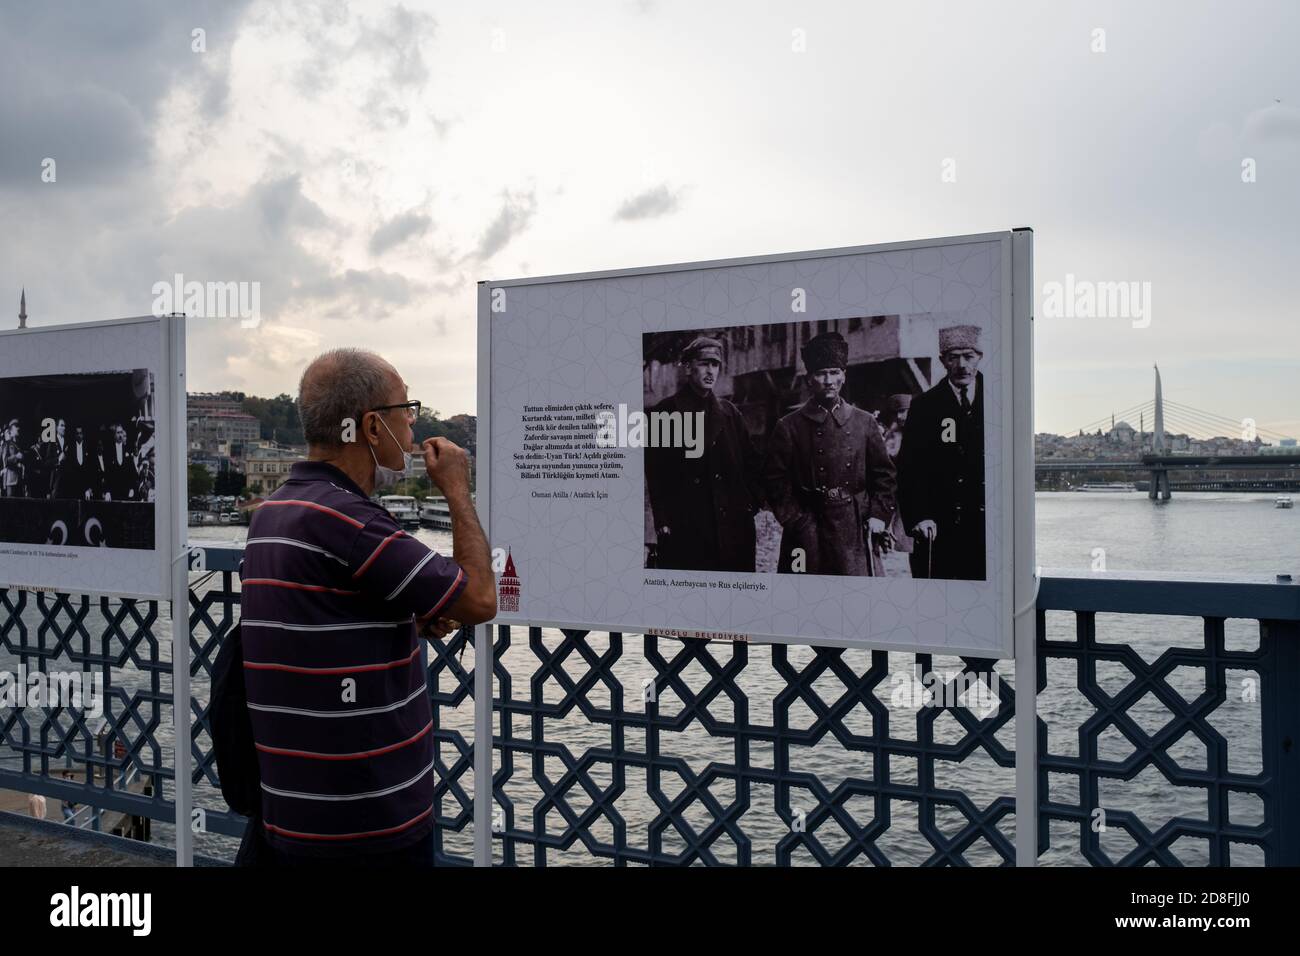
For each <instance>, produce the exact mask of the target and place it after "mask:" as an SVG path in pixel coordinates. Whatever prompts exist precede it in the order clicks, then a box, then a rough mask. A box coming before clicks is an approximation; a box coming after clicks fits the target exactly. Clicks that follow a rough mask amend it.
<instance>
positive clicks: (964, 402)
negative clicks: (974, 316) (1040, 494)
mask: <svg viewBox="0 0 1300 956" xmlns="http://www.w3.org/2000/svg"><path fill="white" fill-rule="evenodd" d="M983 357H984V351H983V347H982V345H981V344H980V329H979V326H975V325H952V326H948V327H947V328H943V329H940V330H939V360H940V361H941V362H943V366H944V368H945V369H947V371H948V374H947V375H945V376H944V377H943V380H942V381H940V382H939V384H938V385H936V386H934V388H932V389H930V390H929V391H927V392H924V393H922V394H920V395H918V396H916V398H914V399H912V405H911V408H910V409H909V410H908V415H907V424H906V426H905V427H904V429H903V441H902V447H901V449H900V450H899V460H898V485H899V495H898V505H899V510H900V511H901V512H902V517H903V525H904V527H906V528H907V530H908V533H909V534H910V535H911V536H912V538H913V540H914V541H915V543H916V547H915V549H914V550H913V552H912V555H911V565H912V577H914V578H949V579H954V578H955V579H961V580H968V581H983V580H984V376H983V374H982V373H981V372H980V371H979V364H980V360H981V359H982V358H983Z"/></svg>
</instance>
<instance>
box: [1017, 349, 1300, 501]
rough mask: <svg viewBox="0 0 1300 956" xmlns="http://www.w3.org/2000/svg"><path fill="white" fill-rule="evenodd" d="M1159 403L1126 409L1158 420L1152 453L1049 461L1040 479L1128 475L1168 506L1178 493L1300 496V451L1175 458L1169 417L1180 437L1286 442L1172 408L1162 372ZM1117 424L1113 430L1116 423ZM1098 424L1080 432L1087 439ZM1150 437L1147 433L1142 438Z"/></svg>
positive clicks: (1040, 467)
mask: <svg viewBox="0 0 1300 956" xmlns="http://www.w3.org/2000/svg"><path fill="white" fill-rule="evenodd" d="M1155 386H1156V387H1155V397H1154V398H1153V399H1151V400H1149V401H1147V402H1145V403H1142V404H1141V405H1136V406H1133V407H1132V408H1129V409H1125V410H1124V412H1122V413H1121V414H1123V415H1130V416H1131V415H1132V414H1134V413H1135V412H1136V413H1137V414H1138V415H1141V416H1143V417H1145V415H1146V413H1147V412H1151V413H1152V414H1153V421H1154V425H1153V431H1152V443H1151V447H1152V451H1151V452H1150V453H1147V454H1142V455H1140V456H1134V457H1133V458H1131V459H1096V458H1085V459H1068V458H1048V459H1043V460H1041V461H1037V462H1035V464H1034V470H1035V476H1036V477H1037V478H1038V479H1040V480H1042V479H1043V478H1045V477H1046V476H1049V475H1053V474H1061V473H1071V474H1088V473H1108V474H1110V475H1123V476H1124V477H1126V478H1128V479H1130V480H1133V481H1138V480H1142V479H1143V478H1146V479H1148V490H1147V494H1148V496H1149V497H1150V498H1152V499H1155V498H1160V499H1163V500H1168V499H1169V498H1170V496H1171V494H1172V492H1173V489H1174V488H1178V489H1179V490H1182V491H1259V492H1286V491H1300V451H1297V452H1296V453H1294V454H1261V455H1188V454H1181V453H1178V454H1175V453H1171V451H1170V449H1169V442H1168V440H1167V436H1166V428H1165V421H1166V415H1168V416H1169V418H1170V421H1171V423H1172V425H1173V427H1175V428H1177V429H1179V431H1180V432H1182V433H1185V434H1188V435H1193V434H1198V433H1199V434H1207V433H1208V434H1209V435H1211V436H1213V435H1219V436H1223V435H1231V434H1237V433H1238V432H1239V431H1240V434H1241V435H1242V437H1243V439H1244V440H1246V441H1250V440H1252V439H1253V438H1255V437H1256V436H1258V437H1261V438H1266V439H1269V440H1273V441H1277V440H1280V439H1283V438H1284V437H1285V436H1282V435H1279V434H1275V433H1272V432H1269V431H1267V430H1263V429H1256V428H1255V424H1254V422H1253V421H1251V420H1250V419H1243V420H1241V421H1238V420H1237V419H1232V418H1228V417H1226V416H1222V415H1217V414H1215V413H1211V412H1206V411H1203V410H1200V409H1196V408H1192V407H1191V406H1189V405H1184V404H1182V403H1181V402H1168V403H1166V401H1165V399H1164V395H1163V392H1162V389H1161V384H1160V370H1159V368H1157V369H1156V370H1155ZM1111 418H1112V427H1113V420H1114V416H1113V415H1112V416H1111ZM1098 425H1099V423H1098V422H1093V423H1092V424H1091V425H1089V426H1085V427H1083V428H1080V429H1079V433H1080V434H1085V433H1086V432H1088V431H1089V430H1091V428H1093V427H1097V426H1098ZM1142 433H1143V434H1145V430H1143V432H1142Z"/></svg>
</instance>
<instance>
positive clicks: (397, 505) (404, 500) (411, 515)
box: [379, 495, 420, 528]
mask: <svg viewBox="0 0 1300 956" xmlns="http://www.w3.org/2000/svg"><path fill="white" fill-rule="evenodd" d="M379 506H380V507H381V508H383V509H385V510H386V511H387V512H388V513H389V514H390V515H392V516H393V518H394V520H395V521H396V522H397V523H398V524H400V525H401V526H402V527H403V528H418V527H420V513H419V512H418V511H416V510H415V499H414V498H412V497H411V496H410V495H384V496H383V497H381V498H380V499H379Z"/></svg>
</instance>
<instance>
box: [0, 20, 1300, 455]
mask: <svg viewBox="0 0 1300 956" xmlns="http://www.w3.org/2000/svg"><path fill="white" fill-rule="evenodd" d="M196 30H201V31H203V32H202V33H201V34H199V35H198V39H196V34H195V31H196ZM1098 31H1104V32H1102V33H1099V32H1098ZM1297 36H1300V5H1297V4H1296V3H1294V2H1293V0H1279V2H1262V0H1250V2H1241V3H1221V4H1212V3H1197V2H1167V3H1166V2H1160V3H1158V2H1144V3H1114V4H1111V3H1095V2H1094V3H1042V2H1038V0H1033V2H1023V3H1013V2H1000V3H984V4H971V3H962V2H953V3H917V2H910V0H909V2H906V3H897V2H896V3H888V4H886V3H857V2H853V3H850V2H847V0H844V2H822V3H817V2H807V0H800V2H798V3H780V2H768V3H754V2H710V3H700V2H675V0H642V2H632V0H603V2H596V0H591V2H576V0H575V2H567V0H556V2H553V3H549V4H538V3H527V2H521V3H438V4H425V3H417V2H406V3H402V4H388V3H385V2H379V0H367V2H364V3H363V2H356V3H351V4H348V3H342V2H337V3H332V2H322V3H305V2H289V0H239V2H235V0H219V2H218V0H214V2H209V3H203V2H198V3H194V2H181V0H156V2H152V0H150V2H145V0H141V2H114V3H63V2H57V0H52V2H48V3H40V4H16V3H12V4H5V5H4V6H3V7H0V216H2V217H3V221H4V224H5V228H4V230H3V233H2V234H0V302H5V303H12V305H11V306H9V305H6V306H4V309H5V311H4V313H3V314H13V313H16V309H17V302H18V293H19V289H20V287H21V286H26V288H27V294H28V304H29V311H30V313H31V315H32V320H31V321H32V324H33V325H46V324H55V323H63V322H74V321H88V320H94V319H101V318H111V317H115V316H121V315H138V314H143V313H147V312H149V311H151V308H152V304H153V299H154V295H153V291H152V290H153V286H154V283H156V282H159V281H164V280H170V279H171V277H172V276H173V275H174V274H176V273H182V274H184V275H185V276H186V277H187V278H189V279H199V280H215V281H245V282H254V281H255V282H260V283H261V311H262V321H261V324H260V325H258V326H257V327H256V328H242V327H241V325H240V322H239V321H238V319H198V320H194V321H192V322H191V323H190V333H189V335H190V338H189V359H188V361H189V368H190V380H191V387H193V388H195V389H200V390H208V389H219V388H235V389H242V390H244V391H247V392H250V393H254V394H275V393H278V392H290V393H293V392H294V391H295V390H296V383H297V377H298V374H299V373H300V371H301V369H302V366H303V365H304V363H305V360H306V359H307V358H308V357H310V356H311V355H312V354H313V353H315V352H317V351H319V350H321V349H324V348H327V347H330V346H333V345H340V344H364V345H368V346H371V347H375V348H377V349H379V350H380V351H382V352H384V353H386V354H387V355H388V356H389V357H390V358H392V359H393V360H394V361H395V362H396V364H398V366H399V367H400V368H401V369H402V370H403V372H404V374H405V377H406V379H407V381H408V382H409V383H410V384H411V386H412V394H413V396H414V397H418V398H421V399H423V400H424V401H425V402H426V403H427V404H429V405H431V406H432V407H434V408H436V409H438V410H439V411H441V412H442V413H443V414H453V413H456V412H463V411H473V410H474V405H475V392H474V383H475V370H474V338H475V321H476V319H475V297H474V283H475V281H476V280H479V279H489V278H513V277H517V276H523V275H547V274H554V273H566V272H578V271H588V270H596V269H612V268H618V267H623V266H635V265H648V264H654V263H663V262H682V261H690V260H697V259H713V258H723V257H731V256H746V255H757V254H764V253H776V252H786V251H794V250H802V249H816V248H825V247H834V246H847V245H858V244H865V243H873V242H888V241H894V240H901V239H916V238H923V237H929V236H943V235H956V234H964V233H974V232H986V231H992V230H998V229H1004V228H1009V227H1013V226H1020V225H1029V226H1032V227H1033V228H1034V230H1035V257H1036V261H1035V270H1036V284H1037V285H1038V287H1039V289H1040V290H1041V289H1042V288H1043V286H1044V284H1046V283H1049V282H1053V281H1058V282H1064V281H1065V277H1066V275H1067V274H1072V275H1074V276H1075V277H1076V280H1087V281H1135V282H1149V283H1150V284H1151V285H1150V288H1151V301H1150V316H1149V317H1150V323H1149V325H1147V326H1146V327H1145V328H1135V327H1134V322H1133V321H1132V320H1130V319H1126V318H1063V317H1058V318H1048V317H1046V316H1044V315H1042V314H1041V312H1042V310H1041V308H1040V317H1039V319H1038V321H1037V323H1036V331H1035V334H1036V340H1037V343H1036V344H1037V349H1036V352H1037V355H1036V360H1037V365H1036V392H1037V418H1038V421H1037V427H1038V429H1039V430H1052V431H1066V430H1071V429H1074V428H1077V427H1078V426H1080V425H1083V424H1085V423H1089V422H1092V421H1093V420H1096V419H1099V418H1101V417H1102V416H1105V415H1109V414H1110V412H1111V411H1118V410H1122V409H1124V408H1127V407H1129V406H1132V405H1135V404H1137V403H1140V402H1143V401H1145V400H1146V399H1148V398H1149V397H1150V395H1151V371H1150V370H1151V365H1152V363H1153V362H1156V361H1158V362H1159V363H1160V367H1161V370H1162V373H1163V376H1164V380H1165V389H1166V395H1167V396H1168V397H1170V398H1173V399H1175V400H1177V401H1181V402H1184V403H1186V404H1187V405H1192V406H1196V407H1198V408H1203V409H1209V410H1211V411H1213V412H1216V413H1218V414H1222V415H1226V416H1229V417H1232V418H1245V417H1250V418H1253V419H1255V420H1256V422H1257V423H1258V424H1259V427H1260V428H1261V429H1268V430H1270V431H1273V432H1280V433H1284V434H1290V435H1297V434H1300V329H1298V328H1297V318H1298V317H1300V316H1298V310H1297V304H1296V303H1297V298H1298V297H1300V256H1298V255H1297V253H1298V252H1300V239H1298V238H1297V237H1298V236H1300V229H1298V226H1300V57H1297V56H1296V52H1295V41H1296V38H1297ZM1102 46H1104V50H1101V49H1099V47H1102ZM196 47H199V48H200V49H198V50H196V49H195V48H196ZM520 143H526V144H528V145H527V147H526V148H523V149H521V148H520V146H519V144H520ZM46 159H53V160H54V161H55V162H54V167H53V172H54V181H53V182H47V181H44V180H45V179H48V178H49V173H48V172H46V173H45V176H44V177H43V171H46V170H48V164H46V163H45V160H46ZM1248 159H1249V160H1253V169H1254V179H1255V181H1253V182H1243V161H1244V160H1248ZM947 161H951V162H947ZM945 164H946V165H945ZM945 169H947V170H948V171H949V172H953V171H955V174H956V175H955V181H944V180H945V177H944V175H943V173H944V171H945ZM948 178H949V179H951V178H952V177H951V176H949V177H948ZM0 321H2V320H0ZM12 321H13V320H12V319H10V320H8V321H6V322H5V323H4V324H5V325H6V326H8V325H9V324H10V323H11V322H12ZM1135 424H1136V423H1135Z"/></svg>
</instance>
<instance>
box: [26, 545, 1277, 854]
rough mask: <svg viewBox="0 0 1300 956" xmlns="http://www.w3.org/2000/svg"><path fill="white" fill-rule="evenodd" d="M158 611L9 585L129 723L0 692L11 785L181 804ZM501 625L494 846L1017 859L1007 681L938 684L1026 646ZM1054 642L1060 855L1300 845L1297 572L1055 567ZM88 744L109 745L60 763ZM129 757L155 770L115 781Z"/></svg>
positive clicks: (199, 684)
mask: <svg viewBox="0 0 1300 956" xmlns="http://www.w3.org/2000/svg"><path fill="white" fill-rule="evenodd" d="M241 554H242V551H241V549H239V548H237V547H220V548H217V547H214V548H209V549H206V552H205V566H206V568H207V575H206V578H200V577H197V576H196V577H192V579H191V593H190V608H189V626H190V632H191V645H190V647H191V658H192V660H191V675H192V680H193V696H192V700H191V734H190V738H191V739H190V746H191V748H192V753H193V777H194V783H195V805H196V806H197V807H200V808H202V809H201V814H200V816H201V818H202V819H201V823H202V827H203V829H204V830H205V831H206V832H207V833H208V834H225V835H228V836H238V835H239V834H241V833H242V830H243V826H244V820H243V819H242V818H241V817H238V816H236V815H233V814H231V813H229V812H228V811H226V810H225V809H224V804H223V803H222V801H221V799H220V794H219V790H218V789H217V778H216V768H215V765H214V764H213V761H212V754H211V746H210V739H209V737H208V725H207V690H208V686H209V684H208V679H209V676H210V669H211V663H212V661H213V660H214V659H215V657H216V653H217V650H218V649H219V647H220V641H221V639H222V638H223V637H224V636H225V634H226V633H228V632H229V630H230V628H231V627H232V626H233V624H234V623H235V620H236V618H237V613H238V603H239V594H238V591H237V588H236V583H237V576H236V574H235V569H236V568H237V566H238V561H239V557H240V555H241ZM92 612H97V616H98V618H100V619H101V621H100V623H98V624H95V625H92V624H91V620H90V619H91V617H92ZM1243 619H1244V620H1243ZM163 625H165V621H160V620H159V613H158V607H157V605H156V603H153V602H138V603H136V602H130V601H109V600H107V599H90V598H85V597H68V596H52V595H45V594H29V593H27V592H12V591H10V592H5V591H0V667H4V666H6V665H5V664H4V663H2V662H3V661H4V660H9V661H12V662H15V663H21V664H22V665H23V666H25V667H27V668H28V669H37V668H42V669H55V668H64V669H84V668H86V667H91V668H94V669H98V670H99V671H100V672H102V673H103V674H104V679H105V684H106V687H107V689H108V706H107V707H106V712H105V717H106V719H107V723H108V727H109V729H110V732H111V734H112V736H113V738H114V739H115V740H116V741H117V742H118V743H119V744H120V745H121V747H122V750H123V751H124V752H123V753H122V755H121V756H118V755H115V754H113V753H112V750H111V748H109V749H108V752H107V754H105V753H100V752H99V751H98V750H97V748H96V747H95V745H94V740H93V737H92V735H91V734H90V732H89V727H88V726H87V724H88V723H89V719H88V718H85V717H83V716H81V715H79V714H77V713H76V712H73V711H71V710H70V709H69V708H62V709H52V708H45V709H43V710H41V711H40V713H39V715H38V716H35V717H31V716H30V715H32V711H31V710H30V709H29V710H28V711H26V712H24V711H20V710H19V711H14V710H10V711H0V755H8V756H10V757H15V758H17V759H16V760H4V761H0V788H8V789H14V790H23V791H29V792H37V793H43V794H45V795H47V796H52V797H59V798H62V799H70V800H75V801H76V802H77V803H83V804H91V803H93V804H95V805H97V806H102V807H105V808H106V809H113V810H120V811H123V812H128V813H134V814H139V815H142V816H148V817H151V818H153V819H155V820H159V821H170V820H172V819H173V803H172V800H171V798H170V795H169V793H168V792H167V791H168V788H169V787H170V784H171V782H172V779H173V771H172V767H174V761H172V760H169V759H167V757H168V754H170V746H171V745H170V740H169V739H168V738H167V730H168V728H169V727H170V725H171V714H170V702H171V697H170V682H171V681H170V662H169V661H168V660H166V659H165V652H166V651H167V649H168V646H169V645H168V642H167V641H166V640H165V639H163V638H161V637H159V636H157V635H156V634H155V631H157V630H161V629H162V627H163ZM1189 625H1191V626H1192V627H1193V629H1191V630H1189ZM33 632H35V633H34V635H33ZM480 633H483V631H482V630H480ZM490 633H491V634H492V635H493V643H494V650H495V655H494V665H493V671H494V677H495V680H496V683H497V687H498V690H497V692H496V693H495V699H494V702H493V726H494V734H493V749H494V762H493V796H494V806H495V808H496V813H495V816H494V819H493V825H492V830H493V846H494V853H495V860H496V862H498V863H500V864H504V865H518V864H531V865H554V864H567V863H574V862H577V863H591V862H607V863H613V864H615V865H626V864H650V865H683V864H692V863H705V864H741V865H743V864H763V863H774V864H778V865H785V864H800V863H812V864H820V865H835V864H847V863H857V862H872V863H876V864H887V863H909V864H930V865H935V864H958V865H960V864H967V863H992V864H999V863H1000V864H1010V863H1012V862H1014V859H1015V851H1014V836H1013V834H1014V820H1015V797H1014V791H1015V787H1014V777H1013V767H1014V761H1015V749H1014V740H1012V739H1010V738H1011V736H1012V731H1013V730H1014V703H1015V701H1014V695H1013V694H1012V693H1010V692H1001V693H999V694H998V697H997V699H996V701H995V703H994V704H993V705H990V706H989V707H988V708H987V709H984V710H982V711H981V709H980V708H977V707H974V706H971V705H970V704H969V700H967V701H966V702H965V703H963V702H962V701H959V700H956V699H955V695H954V696H953V697H945V696H944V690H945V688H958V687H959V686H960V685H961V684H962V682H963V680H964V679H965V678H964V677H963V675H979V676H982V677H983V678H984V679H985V681H986V682H989V680H990V677H991V675H996V676H995V679H996V680H997V681H1000V682H1001V683H1002V684H1012V683H1014V679H1015V677H1014V672H1013V670H1012V668H1011V667H1010V662H998V663H996V664H995V663H994V662H991V661H981V660H977V659H961V660H958V659H955V658H954V659H939V658H935V657H932V656H930V655H902V654H897V653H893V654H891V653H886V652H883V651H859V650H843V649H827V648H810V647H806V646H800V645H788V646H787V645H770V646H769V645H746V644H720V643H710V642H705V641H690V640H687V641H681V640H676V639H669V638H663V637H656V636H654V635H644V636H643V635H623V634H619V633H605V632H599V633H595V632H586V631H580V630H552V629H545V630H543V629H541V628H534V627H511V626H494V627H492V628H491V629H490ZM462 651H465V658H464V660H463V661H462V659H461V653H462ZM427 652H428V660H427V666H428V670H429V686H430V688H431V694H432V700H433V708H434V727H435V733H436V741H435V746H436V748H437V772H438V789H437V796H436V801H437V802H436V806H435V814H436V816H437V820H438V823H439V826H438V829H437V838H438V841H439V844H438V853H439V860H440V861H441V862H442V863H444V864H446V865H468V864H469V863H470V861H471V860H472V839H471V834H472V829H473V828H472V826H471V823H472V820H473V792H474V786H473V732H472V731H473V720H472V713H470V711H471V710H472V707H471V705H472V697H473V688H474V679H473V673H474V672H473V660H474V655H473V643H472V641H470V640H469V639H468V635H467V633H466V632H460V633H457V634H453V635H449V636H448V637H446V638H444V639H441V640H434V641H430V642H429V644H428V648H427ZM1037 652H1038V654H1037V675H1036V679H1037V687H1038V711H1039V714H1038V718H1039V719H1038V728H1039V733H1038V741H1037V756H1038V777H1039V787H1038V790H1039V800H1038V846H1039V854H1040V862H1043V863H1084V864H1092V865H1141V864H1144V863H1147V862H1153V863H1156V864H1162V865H1172V864H1177V863H1189V862H1190V863H1208V864H1215V865H1218V864H1240V863H1250V862H1258V863H1265V864H1268V865H1281V864H1286V865H1296V864H1300V756H1298V755H1297V744H1298V743H1300V694H1297V692H1296V691H1297V689H1300V586H1297V585H1296V584H1294V583H1280V582H1277V581H1272V580H1266V579H1262V578H1261V579H1247V578H1236V579H1231V580H1229V579H1216V580H1211V579H1206V578H1196V579H1180V578H1177V577H1175V576H1169V575H1132V574H1124V575H1120V574H1115V573H1109V574H1086V573H1073V572H1053V573H1048V574H1046V575H1045V576H1044V577H1043V578H1042V580H1041V587H1040V590H1039V596H1038V640H1037ZM936 672H938V673H939V674H940V678H939V680H938V683H933V684H932V685H931V689H932V690H933V691H934V692H935V694H936V695H937V698H938V699H937V701H935V702H934V704H933V705H932V706H915V704H916V702H915V700H911V701H908V700H907V693H906V692H907V691H910V689H911V687H912V686H914V681H913V677H914V676H915V675H930V674H933V673H936ZM900 678H901V679H900ZM900 693H902V697H903V704H902V705H901V706H900V704H899V695H900ZM69 757H71V759H72V762H73V763H74V764H75V765H77V766H78V767H81V768H82V769H83V771H84V767H85V766H99V767H101V768H104V769H107V771H108V772H101V773H100V774H98V775H96V776H95V777H94V778H93V779H94V780H95V781H96V782H95V783H94V784H86V783H84V782H77V781H70V780H65V779H61V778H60V777H59V774H58V768H59V766H60V764H61V762H64V761H66V760H67V758H69ZM15 765H17V768H16V769H15ZM129 771H134V772H135V774H137V775H138V776H139V777H140V778H141V779H144V780H148V781H150V782H152V783H153V784H154V786H153V788H152V795H151V796H146V795H143V794H138V793H134V792H131V791H129V790H126V789H122V788H121V787H120V786H119V784H120V782H121V780H122V779H123V775H125V774H128V772H129ZM83 776H84V773H83ZM199 849H200V850H203V851H204V852H209V853H212V852H218V853H220V852H225V854H226V855H227V856H229V855H231V854H232V853H233V844H227V845H226V846H225V847H224V850H223V849H221V848H216V849H214V847H213V846H211V845H205V844H204V843H203V842H200V843H199Z"/></svg>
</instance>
